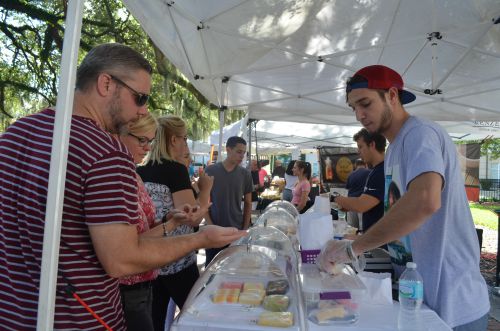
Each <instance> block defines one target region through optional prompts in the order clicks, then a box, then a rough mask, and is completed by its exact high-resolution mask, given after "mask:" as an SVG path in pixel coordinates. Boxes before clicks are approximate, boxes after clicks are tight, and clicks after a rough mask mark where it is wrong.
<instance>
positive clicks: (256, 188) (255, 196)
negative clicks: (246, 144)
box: [250, 160, 264, 205]
mask: <svg viewBox="0 0 500 331" xmlns="http://www.w3.org/2000/svg"><path fill="white" fill-rule="evenodd" d="M259 170H260V169H259V162H258V161H257V160H251V161H250V174H251V175H252V184H253V191H252V203H255V204H256V205H258V202H259V194H260V193H262V192H264V185H261V184H260V180H259Z"/></svg>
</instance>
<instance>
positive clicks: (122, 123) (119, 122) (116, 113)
mask: <svg viewBox="0 0 500 331" xmlns="http://www.w3.org/2000/svg"><path fill="white" fill-rule="evenodd" d="M108 114H109V117H110V119H111V126H110V127H109V128H108V130H109V131H110V132H111V133H116V134H120V133H123V132H124V131H125V130H128V124H129V121H127V120H125V119H124V118H123V109H122V107H121V106H120V97H119V95H118V94H115V95H114V97H113V99H112V100H111V102H110V104H109V109H108Z"/></svg>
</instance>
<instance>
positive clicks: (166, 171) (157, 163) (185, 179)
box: [137, 115, 208, 330]
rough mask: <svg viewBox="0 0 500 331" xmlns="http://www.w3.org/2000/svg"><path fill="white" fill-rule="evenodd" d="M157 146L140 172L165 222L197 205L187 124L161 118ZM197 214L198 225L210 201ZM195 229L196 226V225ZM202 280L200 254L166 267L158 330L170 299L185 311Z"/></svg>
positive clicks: (159, 287)
mask: <svg viewBox="0 0 500 331" xmlns="http://www.w3.org/2000/svg"><path fill="white" fill-rule="evenodd" d="M157 120H158V129H157V131H156V135H155V142H154V144H153V145H152V146H151V151H150V152H149V153H148V155H147V156H146V159H145V162H144V164H143V165H141V166H140V167H138V168H137V172H138V173H139V175H140V176H141V178H142V180H143V181H144V184H145V186H146V188H147V190H148V193H149V195H150V196H151V198H152V200H153V202H154V204H155V206H156V218H160V219H161V218H163V217H164V215H166V214H167V213H168V212H169V210H171V209H173V208H182V206H183V205H184V204H189V205H192V206H194V205H196V204H197V203H196V199H195V196H194V194H193V191H192V189H191V181H190V178H189V173H188V170H187V168H186V166H185V165H184V164H181V163H179V162H178V161H176V160H182V159H183V158H184V157H185V155H186V154H187V153H188V152H189V149H188V146H187V128H186V123H185V122H184V121H183V120H182V119H181V118H180V117H178V116H174V115H166V116H162V117H159V118H158V119H157ZM201 204H202V205H201V207H200V206H198V211H197V212H195V215H196V216H197V217H194V219H197V220H198V223H199V222H200V221H201V220H202V219H203V215H204V214H205V212H206V211H207V209H206V208H207V207H208V206H207V204H208V201H203V202H201ZM196 213H198V214H196ZM193 225H194V224H193ZM192 232H193V227H192V226H188V225H186V224H183V225H180V226H178V227H177V228H176V229H175V230H173V231H171V232H169V233H168V234H167V235H169V236H176V235H181V234H188V233H192ZM198 277H199V271H198V267H197V265H196V253H195V252H194V251H193V252H191V253H189V254H187V255H186V256H184V257H183V258H182V259H180V260H178V261H176V262H174V263H172V264H169V265H166V266H164V267H163V268H161V270H160V275H159V276H158V278H157V279H156V280H155V281H154V282H153V322H154V326H155V330H163V329H164V325H165V317H166V312H167V306H168V302H169V300H170V298H172V299H173V300H174V302H175V303H176V304H177V306H179V308H182V306H183V305H184V302H185V301H186V299H187V296H188V294H189V292H190V290H191V287H192V286H193V285H194V283H195V282H196V280H197V279H198Z"/></svg>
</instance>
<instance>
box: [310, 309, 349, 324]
mask: <svg viewBox="0 0 500 331" xmlns="http://www.w3.org/2000/svg"><path fill="white" fill-rule="evenodd" d="M315 316H316V319H317V320H318V322H320V323H321V322H324V321H327V320H331V319H340V318H344V317H345V309H344V307H342V306H340V305H339V306H335V307H332V308H324V309H319V310H318V311H317V312H316V314H315Z"/></svg>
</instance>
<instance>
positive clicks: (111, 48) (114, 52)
mask: <svg viewBox="0 0 500 331" xmlns="http://www.w3.org/2000/svg"><path fill="white" fill-rule="evenodd" d="M136 70H144V71H146V72H147V73H149V74H151V73H152V72H153V68H152V67H151V64H149V62H148V60H146V59H145V58H144V56H142V55H141V54H140V53H139V52H137V51H136V50H134V49H132V48H130V47H129V46H126V45H122V44H118V43H109V44H102V45H98V46H96V47H94V48H92V49H91V50H90V51H89V52H88V53H87V55H86V56H85V58H84V59H83V61H82V63H81V64H80V66H79V67H78V70H77V72H76V88H77V89H78V90H81V91H85V90H87V89H88V88H89V87H90V86H92V83H94V82H95V81H96V79H97V77H98V76H99V75H100V74H101V73H103V72H109V73H112V74H116V75H121V76H120V77H123V76H127V75H128V74H129V72H133V71H136Z"/></svg>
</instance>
